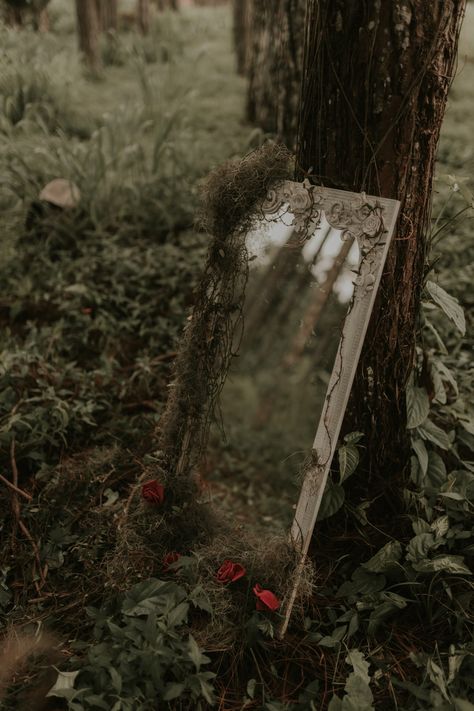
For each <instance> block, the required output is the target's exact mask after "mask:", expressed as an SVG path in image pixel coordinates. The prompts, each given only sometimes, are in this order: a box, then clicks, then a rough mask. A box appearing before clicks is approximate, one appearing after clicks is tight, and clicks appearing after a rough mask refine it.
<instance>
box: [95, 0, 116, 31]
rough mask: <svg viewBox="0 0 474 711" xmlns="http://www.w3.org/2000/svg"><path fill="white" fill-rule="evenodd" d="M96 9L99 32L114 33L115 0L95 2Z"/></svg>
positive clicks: (97, 0)
mask: <svg viewBox="0 0 474 711" xmlns="http://www.w3.org/2000/svg"><path fill="white" fill-rule="evenodd" d="M96 7H97V17H98V20H99V29H100V31H101V32H108V31H110V30H113V31H116V30H117V28H118V9H117V0H96Z"/></svg>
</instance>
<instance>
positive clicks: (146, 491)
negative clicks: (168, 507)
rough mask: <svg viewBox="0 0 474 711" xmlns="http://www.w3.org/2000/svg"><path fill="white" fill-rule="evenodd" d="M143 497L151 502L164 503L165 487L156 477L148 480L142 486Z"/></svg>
mask: <svg viewBox="0 0 474 711" xmlns="http://www.w3.org/2000/svg"><path fill="white" fill-rule="evenodd" d="M142 497H143V498H144V499H145V501H148V503H149V504H162V503H163V501H164V500H165V489H164V486H163V485H162V484H160V483H159V482H158V481H157V480H156V479H152V480H151V481H147V482H146V483H145V484H143V486H142Z"/></svg>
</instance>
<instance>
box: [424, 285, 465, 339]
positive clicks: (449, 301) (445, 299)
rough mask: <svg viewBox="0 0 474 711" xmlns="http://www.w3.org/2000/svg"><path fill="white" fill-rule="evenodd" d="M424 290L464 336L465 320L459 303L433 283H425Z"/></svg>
mask: <svg viewBox="0 0 474 711" xmlns="http://www.w3.org/2000/svg"><path fill="white" fill-rule="evenodd" d="M426 289H427V291H428V293H429V295H430V296H431V298H432V299H433V301H434V303H435V304H436V305H437V306H439V307H440V309H441V310H442V311H444V313H445V314H446V316H447V317H448V318H449V319H450V320H451V321H452V322H453V323H454V325H455V326H456V328H457V329H458V330H459V332H460V333H461V334H462V335H463V336H464V335H465V334H466V319H465V317H464V311H463V309H462V307H461V306H460V304H459V301H458V300H457V299H456V298H455V297H454V296H451V295H450V294H448V293H447V292H446V291H445V290H444V289H443V288H442V287H441V286H439V285H438V284H435V283H434V282H433V281H427V282H426Z"/></svg>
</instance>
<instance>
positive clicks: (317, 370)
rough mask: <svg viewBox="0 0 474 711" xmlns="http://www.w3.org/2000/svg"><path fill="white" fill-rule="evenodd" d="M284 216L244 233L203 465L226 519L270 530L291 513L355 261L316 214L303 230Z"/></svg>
mask: <svg viewBox="0 0 474 711" xmlns="http://www.w3.org/2000/svg"><path fill="white" fill-rule="evenodd" d="M292 222H293V215H291V214H290V213H289V212H287V211H286V210H285V209H282V210H281V211H280V213H279V214H278V216H277V217H276V218H275V219H272V220H270V219H269V218H268V217H266V218H265V219H263V218H262V219H261V221H260V222H259V223H258V224H257V225H256V226H255V228H254V229H253V230H252V231H251V232H250V233H249V234H248V235H247V241H246V244H247V249H248V254H249V277H248V283H247V288H246V297H245V304H244V311H243V319H242V321H243V322H242V324H240V326H241V327H240V328H237V341H238V342H236V343H235V348H236V351H237V356H236V357H235V358H234V359H233V362H232V365H231V368H230V371H229V374H228V377H227V380H226V383H225V385H224V388H223V391H222V393H221V398H220V427H217V426H216V427H215V428H214V431H213V433H212V437H211V442H210V447H209V449H208V462H207V471H206V476H207V478H208V479H209V481H210V483H211V486H212V490H213V495H214V498H217V499H220V500H221V502H220V503H221V504H222V506H223V507H224V508H225V509H229V510H230V511H231V512H232V516H233V518H234V519H236V520H237V521H240V522H241V523H243V524H245V523H246V522H250V521H251V522H252V525H253V526H254V525H255V523H257V522H259V523H260V524H261V526H262V529H265V530H266V531H269V532H270V531H272V530H274V531H281V529H282V528H284V529H288V526H289V524H290V523H291V520H292V518H293V515H294V509H295V505H296V501H297V499H298V494H299V489H300V487H301V481H300V478H299V474H300V472H301V469H302V465H303V462H304V461H305V459H306V457H307V456H308V454H309V453H310V452H311V449H312V444H313V439H314V435H315V432H316V427H317V424H318V421H319V418H320V415H321V411H322V406H323V403H324V398H325V396H326V392H327V387H328V382H329V378H330V374H331V371H332V368H333V364H334V359H335V356H336V351H337V348H338V344H339V340H340V337H341V331H342V326H343V323H344V318H345V316H346V314H347V311H348V307H349V305H350V303H351V298H352V294H353V289H354V283H353V282H354V279H355V272H356V271H357V268H358V264H359V247H358V245H357V242H355V241H352V240H347V241H343V240H342V238H341V232H340V231H339V230H335V229H333V228H332V227H330V225H329V224H328V222H327V221H326V219H325V218H324V215H322V218H321V220H320V221H319V222H314V223H313V224H311V226H310V229H308V230H307V234H306V235H305V237H302V236H301V233H297V232H296V231H295V230H294V229H293V227H292ZM217 471H218V474H219V476H218V477H217V476H216V477H215V479H214V481H213V472H214V473H216V472H217ZM217 481H219V484H217ZM222 482H224V484H222ZM215 487H218V488H217V490H216V489H215Z"/></svg>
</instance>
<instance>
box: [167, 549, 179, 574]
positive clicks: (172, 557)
mask: <svg viewBox="0 0 474 711" xmlns="http://www.w3.org/2000/svg"><path fill="white" fill-rule="evenodd" d="M180 558H181V556H180V554H179V553H176V551H171V553H167V554H166V555H165V556H164V558H163V572H164V573H168V572H169V569H170V565H173V563H176V562H177V561H178V560H179V559H180ZM174 572H176V571H174Z"/></svg>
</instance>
